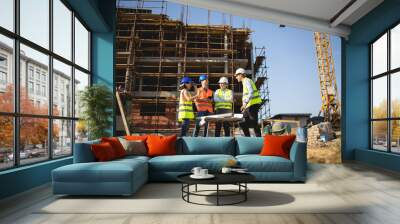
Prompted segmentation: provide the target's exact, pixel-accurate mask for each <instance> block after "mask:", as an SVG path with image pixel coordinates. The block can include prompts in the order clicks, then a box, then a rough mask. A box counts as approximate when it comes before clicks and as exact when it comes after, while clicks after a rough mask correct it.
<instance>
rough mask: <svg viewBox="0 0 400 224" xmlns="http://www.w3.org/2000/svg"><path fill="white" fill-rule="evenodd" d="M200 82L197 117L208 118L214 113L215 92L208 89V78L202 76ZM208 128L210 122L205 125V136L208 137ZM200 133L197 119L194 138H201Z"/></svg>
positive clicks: (196, 102)
mask: <svg viewBox="0 0 400 224" xmlns="http://www.w3.org/2000/svg"><path fill="white" fill-rule="evenodd" d="M199 81H200V83H201V87H200V88H198V89H197V94H196V95H197V98H196V101H195V104H196V109H197V117H198V118H199V117H202V116H207V115H209V114H211V113H212V112H213V105H212V97H213V91H212V90H211V89H209V88H208V76H207V75H200V77H199ZM207 128H208V122H205V124H204V133H203V136H204V137H206V136H207ZM199 132H200V119H196V126H195V130H194V133H193V136H194V137H197V136H199Z"/></svg>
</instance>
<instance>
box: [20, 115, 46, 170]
mask: <svg viewBox="0 0 400 224" xmlns="http://www.w3.org/2000/svg"><path fill="white" fill-rule="evenodd" d="M48 124H49V120H48V119H45V118H32V117H21V119H20V127H19V128H20V136H19V139H20V151H19V156H20V160H21V164H28V163H35V162H39V161H42V160H47V159H48V158H49V150H48V149H49V147H48V146H49V141H48V132H49V128H48V127H49V125H48Z"/></svg>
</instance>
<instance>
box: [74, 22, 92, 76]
mask: <svg viewBox="0 0 400 224" xmlns="http://www.w3.org/2000/svg"><path fill="white" fill-rule="evenodd" d="M75 63H76V64H78V65H80V66H81V67H82V68H85V69H89V32H88V31H87V29H86V28H85V27H84V26H83V25H82V23H81V22H80V21H79V20H78V19H77V18H75Z"/></svg>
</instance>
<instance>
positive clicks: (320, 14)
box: [170, 0, 383, 37]
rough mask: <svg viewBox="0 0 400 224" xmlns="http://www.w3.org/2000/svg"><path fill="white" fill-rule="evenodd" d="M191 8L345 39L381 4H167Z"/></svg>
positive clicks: (219, 0) (367, 0)
mask: <svg viewBox="0 0 400 224" xmlns="http://www.w3.org/2000/svg"><path fill="white" fill-rule="evenodd" d="M170 1H172V2H176V3H181V4H188V5H190V6H194V7H200V8H206V9H210V10H215V11H221V12H225V13H229V14H232V15H237V16H243V17H248V18H254V19H259V20H265V21H268V22H273V23H277V24H283V25H287V26H292V27H298V28H303V29H308V30H312V31H320V32H329V33H331V34H334V35H338V36H342V37H347V36H348V35H349V34H350V32H351V30H350V26H351V25H352V24H353V23H355V22H356V21H357V20H359V19H360V18H361V17H362V16H364V15H365V14H367V13H368V12H369V11H371V10H372V9H373V8H375V7H376V6H378V5H379V4H380V3H382V2H383V0H247V1H246V0H170Z"/></svg>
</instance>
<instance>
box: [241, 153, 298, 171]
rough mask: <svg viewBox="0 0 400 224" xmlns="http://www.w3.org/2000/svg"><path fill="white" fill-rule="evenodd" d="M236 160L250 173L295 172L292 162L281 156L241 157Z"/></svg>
mask: <svg viewBox="0 0 400 224" xmlns="http://www.w3.org/2000/svg"><path fill="white" fill-rule="evenodd" d="M236 160H238V162H239V165H240V167H242V168H247V169H248V171H249V172H293V163H292V161H290V160H288V159H285V158H283V157H279V156H260V155H239V156H236Z"/></svg>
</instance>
